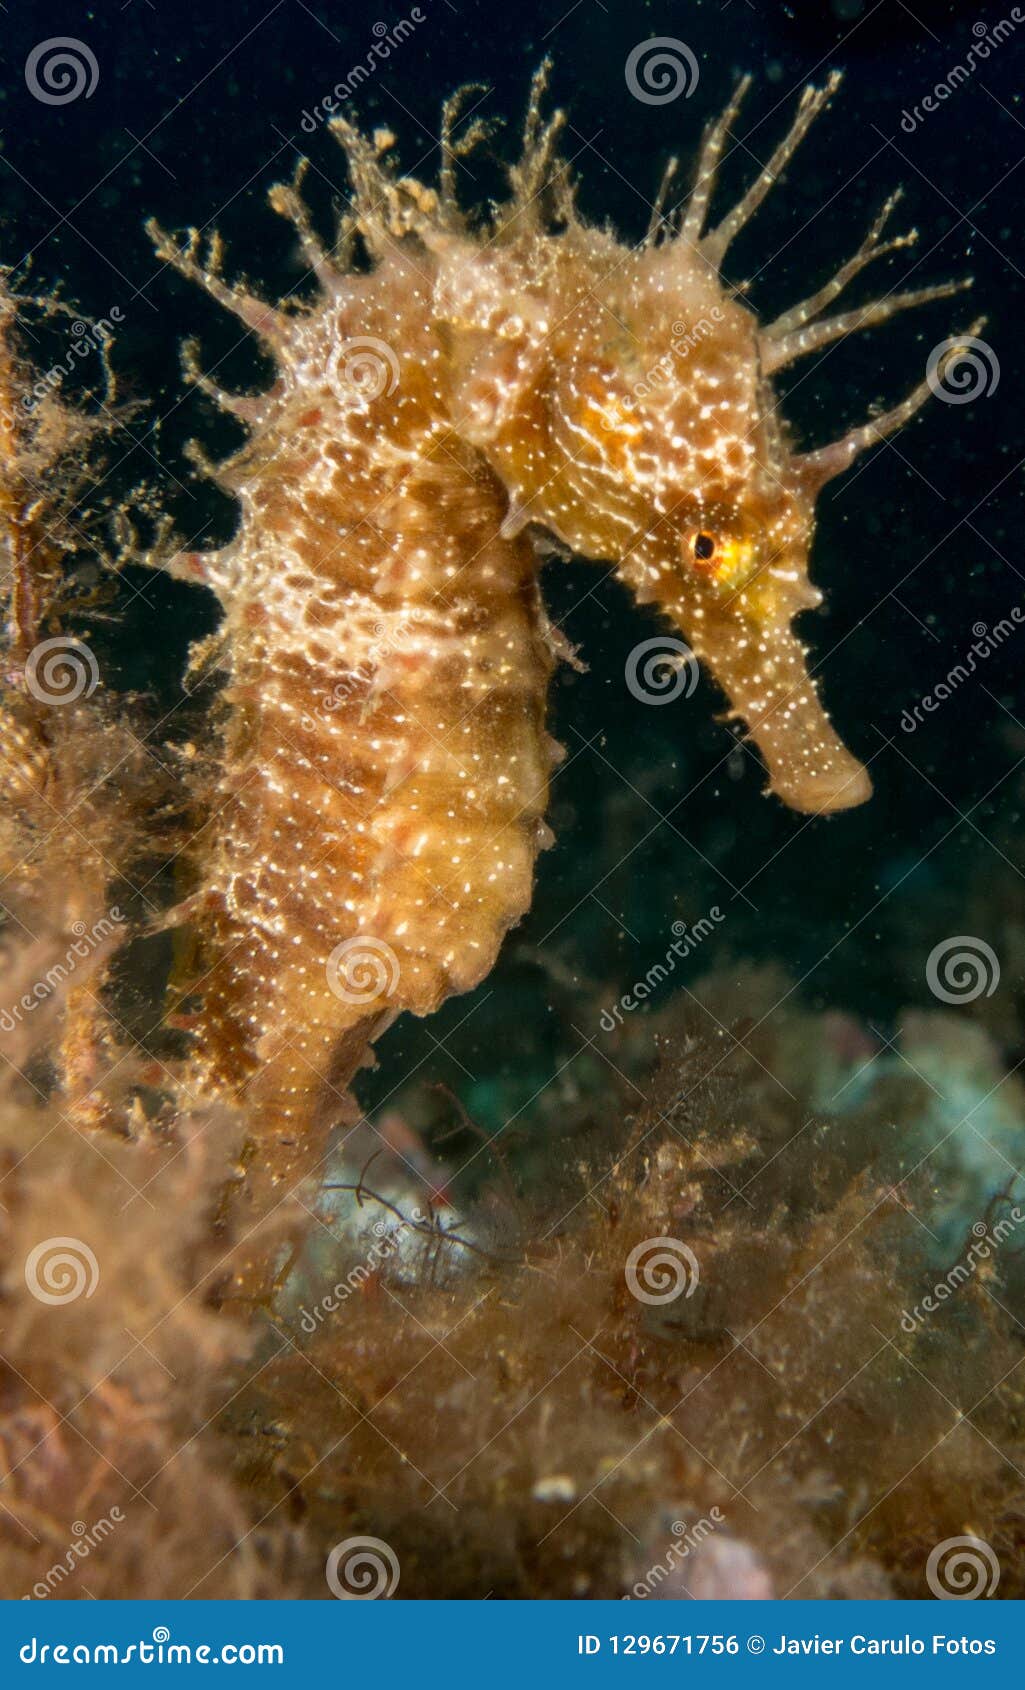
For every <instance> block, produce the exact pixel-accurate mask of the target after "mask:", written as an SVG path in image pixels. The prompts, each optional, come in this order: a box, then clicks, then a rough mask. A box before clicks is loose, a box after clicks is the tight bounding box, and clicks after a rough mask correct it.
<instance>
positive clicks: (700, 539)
mask: <svg viewBox="0 0 1025 1690" xmlns="http://www.w3.org/2000/svg"><path fill="white" fill-rule="evenodd" d="M714 556H715V537H714V535H712V534H705V533H704V532H702V533H700V534H696V535H695V536H694V558H695V561H696V562H697V563H710V562H711V560H712V558H713V557H714Z"/></svg>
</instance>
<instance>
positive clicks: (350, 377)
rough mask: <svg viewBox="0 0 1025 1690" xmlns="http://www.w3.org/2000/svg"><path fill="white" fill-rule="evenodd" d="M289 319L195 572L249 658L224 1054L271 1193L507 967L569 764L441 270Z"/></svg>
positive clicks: (237, 785) (227, 859)
mask: <svg viewBox="0 0 1025 1690" xmlns="http://www.w3.org/2000/svg"><path fill="white" fill-rule="evenodd" d="M263 330H264V332H265V333H267V334H269V335H270V336H271V337H272V344H273V346H274V351H275V355H276V358H277V362H278V369H279V377H278V380H277V382H276V383H275V386H274V388H273V389H272V391H271V392H270V393H269V394H267V395H266V396H265V397H264V398H263V399H261V400H260V401H258V402H257V403H256V405H255V406H252V407H251V408H250V409H249V413H248V414H249V419H250V421H251V423H252V425H253V432H252V436H251V439H250V441H249V442H248V443H247V445H246V446H245V447H244V448H243V449H242V450H241V451H240V452H239V453H238V454H237V455H236V456H235V457H234V458H232V459H231V461H230V462H228V463H226V464H223V465H222V466H220V469H219V471H218V476H219V479H220V481H221V482H222V484H223V485H224V486H225V487H227V488H229V489H230V490H231V491H233V492H235V493H237V495H238V497H239V499H240V501H241V505H242V513H243V514H242V522H241V524H240V527H239V531H238V536H237V538H236V539H235V541H234V542H233V543H232V544H231V545H229V546H228V547H227V548H226V549H225V550H223V551H221V552H219V553H216V554H211V553H203V554H191V555H190V557H189V558H187V559H182V560H179V564H178V568H179V569H180V570H182V571H184V572H186V573H187V572H190V571H191V572H193V574H194V576H195V577H198V578H201V579H203V580H205V581H206V582H207V583H208V584H209V585H210V586H211V587H212V588H213V589H214V591H215V592H216V593H217V595H218V597H219V598H220V600H221V603H222V604H223V606H224V627H223V637H224V641H225V650H226V652H227V654H228V659H227V660H228V662H229V664H230V683H229V685H228V687H227V689H226V701H227V704H228V706H229V708H230V717H229V726H228V730H227V736H226V743H225V750H224V769H225V774H224V777H223V780H222V783H221V790H220V794H219V801H218V803H217V804H216V805H215V813H214V815H213V818H212V820H211V822H210V823H209V824H208V835H209V839H210V843H209V847H208V856H207V867H206V873H205V887H204V897H203V903H204V926H205V930H206V945H205V950H206V952H207V953H208V954H209V956H210V957H211V958H212V962H211V965H210V969H209V973H208V975H207V977H206V978H205V980H204V981H203V982H202V983H201V990H202V994H203V1003H204V1008H203V1035H202V1043H201V1052H200V1063H201V1067H202V1069H203V1074H204V1079H205V1081H206V1082H207V1084H208V1085H211V1086H213V1087H214V1088H216V1089H218V1090H221V1091H224V1090H227V1091H231V1090H237V1089H238V1088H239V1087H241V1086H243V1085H246V1090H247V1093H248V1096H249V1098H250V1100H251V1102H252V1104H253V1105H254V1108H255V1112H256V1115H257V1117H258V1118H259V1120H260V1122H261V1143H260V1146H259V1165H260V1168H261V1169H263V1170H265V1172H266V1178H267V1181H268V1182H269V1187H270V1189H269V1190H268V1191H267V1193H266V1194H265V1196H264V1197H263V1198H261V1203H262V1202H264V1201H266V1200H267V1199H269V1197H270V1196H271V1194H272V1192H273V1189H274V1188H279V1189H281V1190H286V1189H289V1188H290V1186H291V1184H292V1183H294V1181H295V1179H296V1178H297V1177H299V1176H300V1175H301V1174H302V1173H303V1172H305V1171H307V1170H308V1167H309V1162H310V1150H311V1144H310V1140H309V1137H308V1129H309V1125H310V1122H309V1114H310V1100H311V1098H315V1097H316V1096H317V1095H318V1094H322V1096H323V1098H324V1101H327V1100H328V1099H330V1097H331V1096H332V1095H333V1096H334V1098H335V1102H336V1105H337V1104H338V1103H339V1102H340V1101H341V1100H342V1096H343V1094H342V1092H341V1091H340V1090H339V1091H337V1092H334V1093H333V1092H332V1080H333V1079H334V1078H335V1077H336V1076H337V1077H338V1080H339V1084H340V1085H341V1086H344V1084H345V1083H347V1081H348V1079H349V1077H350V1075H351V1071H352V1069H353V1067H354V1066H355V1065H356V1064H357V1063H358V1061H359V1059H360V1058H361V1056H362V1055H363V1053H364V1051H365V1049H366V1046H367V1043H368V1040H369V1039H370V1037H371V1036H373V1035H374V1034H376V1033H377V1032H379V1031H380V1029H381V1027H382V1026H383V1025H384V1024H386V1022H387V1021H388V1020H389V1019H390V1018H391V1017H392V1016H393V1015H394V1014H396V1013H397V1012H398V1011H399V1010H400V1009H409V1010H412V1011H413V1012H414V1013H416V1014H418V1015H426V1014H429V1013H430V1012H431V1011H432V1010H433V1009H435V1008H436V1007H437V1006H438V1004H439V1003H440V1002H441V1001H442V1000H443V999H444V998H445V997H447V996H448V995H449V994H450V993H454V992H464V991H467V990H469V989H470V988H471V987H473V986H475V985H476V984H477V983H478V981H479V980H481V979H482V978H483V977H484V975H486V974H487V972H488V971H489V969H490V968H491V966H492V964H493V962H494V960H495V956H496V953H497V950H498V947H499V945H500V944H501V941H502V938H503V936H504V934H505V932H506V930H507V929H508V927H509V926H510V925H511V924H512V923H513V922H515V921H517V920H518V919H519V918H520V916H521V915H522V914H523V913H524V911H525V910H526V909H527V908H528V905H529V902H530V893H531V885H532V878H533V866H534V859H535V856H536V854H537V851H538V849H539V848H540V847H541V845H542V844H543V843H544V842H545V839H546V829H545V826H544V822H543V815H544V810H545V806H546V801H547V789H548V776H549V771H550V768H551V765H552V762H553V760H554V759H555V757H556V756H557V755H558V752H557V748H556V747H555V745H554V742H552V741H551V740H550V739H549V738H548V736H547V735H546V733H545V727H544V718H545V697H546V691H547V683H548V679H549V675H550V672H551V669H552V664H553V655H552V642H551V640H550V637H549V633H548V628H547V623H546V620H545V616H544V612H543V610H542V607H541V603H540V598H539V594H538V588H537V580H536V576H537V566H536V559H535V555H534V550H533V547H532V546H531V544H530V543H529V542H528V540H527V539H526V538H523V537H520V538H514V539H503V538H502V537H501V535H500V533H499V530H500V527H501V523H502V519H503V516H504V514H505V508H506V500H505V498H504V495H503V493H502V490H501V487H500V485H499V484H498V482H497V480H496V478H495V476H494V474H493V473H492V472H491V471H490V470H489V469H488V467H487V465H486V464H485V463H484V462H483V461H482V459H481V457H480V455H479V454H478V453H476V452H475V451H474V450H473V449H472V448H471V447H468V446H467V445H466V444H465V443H464V442H462V441H461V440H460V439H459V438H458V436H456V435H455V434H454V433H453V430H452V427H451V422H450V420H449V415H448V401H449V396H448V394H447V393H446V391H445V371H444V364H443V362H442V360H441V358H440V354H439V349H438V345H437V341H436V337H435V334H434V331H433V329H432V327H431V325H430V311H429V292H428V291H427V289H426V287H425V281H424V275H423V265H422V263H420V264H416V263H414V262H413V261H412V259H411V258H410V257H408V256H407V255H406V254H404V253H403V252H401V251H396V252H394V253H392V254H391V255H390V256H389V257H388V258H387V259H386V260H384V262H383V263H382V265H381V266H380V268H379V270H378V271H377V272H376V274H375V276H374V278H373V283H372V284H369V283H368V282H367V279H366V278H364V277H359V276H353V277H348V276H345V275H342V274H339V275H337V276H335V275H332V276H330V277H327V278H325V286H324V293H323V296H322V299H321V302H320V304H319V307H318V309H317V311H316V312H315V313H309V314H307V313H304V314H302V315H297V316H294V317H291V318H288V319H284V318H282V317H280V316H276V317H275V319H274V321H273V325H272V324H271V322H270V320H269V319H268V320H267V321H265V322H264V324H263ZM392 347H394V348H396V351H395V352H394V354H393V353H392V352H391V351H390V349H391V348H392ZM247 1082H248V1083H247ZM258 1178H259V1174H258V1173H256V1172H254V1174H253V1175H252V1176H251V1182H252V1180H255V1179H258Z"/></svg>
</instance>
